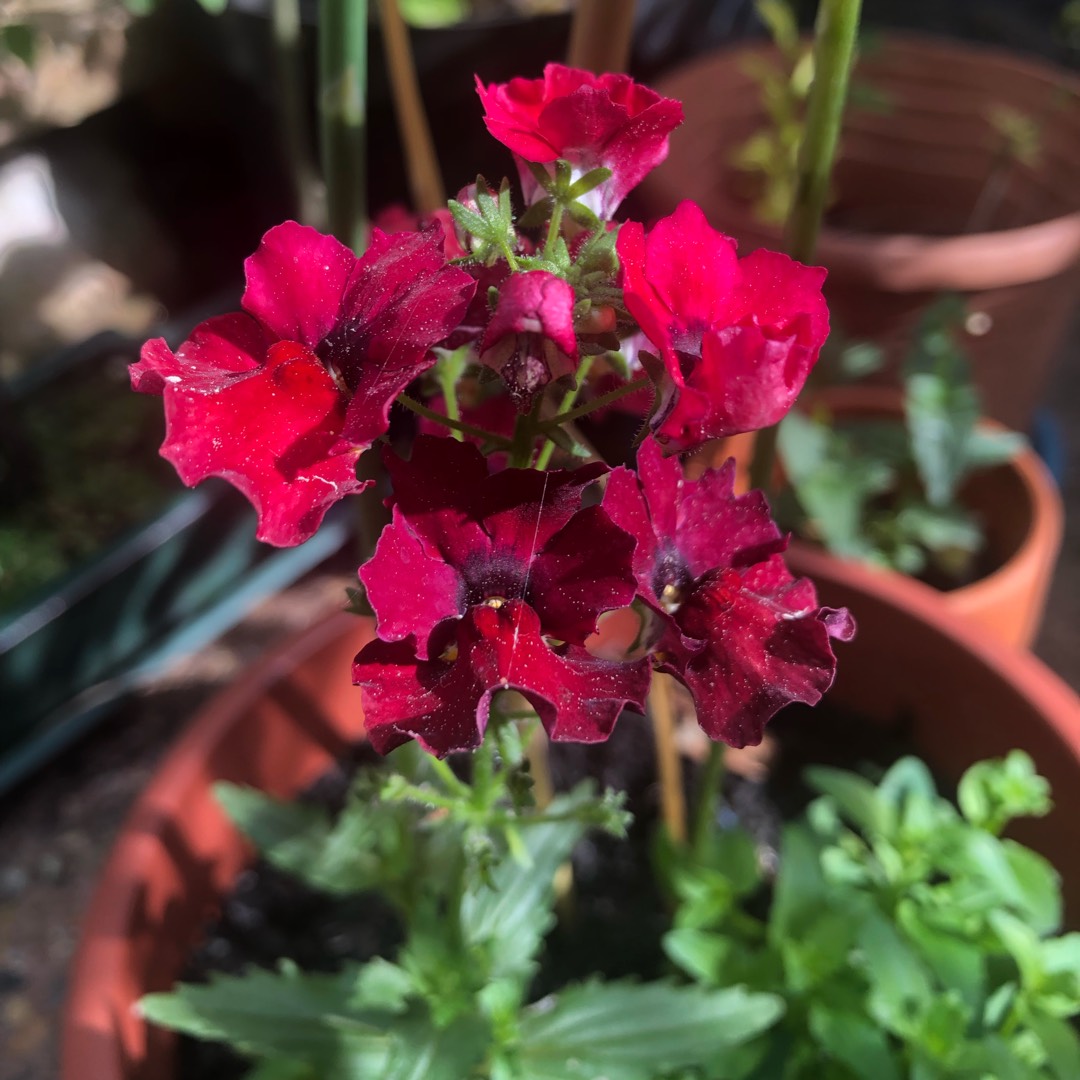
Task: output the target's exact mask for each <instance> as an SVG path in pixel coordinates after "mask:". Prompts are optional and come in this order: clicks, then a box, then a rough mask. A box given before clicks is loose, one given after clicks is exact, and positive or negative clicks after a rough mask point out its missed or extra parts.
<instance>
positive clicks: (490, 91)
mask: <svg viewBox="0 0 1080 1080" xmlns="http://www.w3.org/2000/svg"><path fill="white" fill-rule="evenodd" d="M476 89H477V92H478V93H479V94H480V100H481V102H482V103H483V106H484V122H485V123H486V124H487V127H488V131H490V132H491V134H492V135H494V136H495V138H496V139H498V140H499V142H501V143H503V144H504V145H506V146H508V147H509V148H510V149H511V150H513V152H514V154H515V155H516V156H517V158H518V171H519V173H520V175H521V186H522V188H523V190H524V192H525V199H526V202H528V203H533V202H536V201H537V200H538V199H540V198H542V197H543V194H544V193H543V191H542V189H541V188H540V185H539V184H538V183H537V181H536V178H535V177H534V176H533V174H532V172H531V171H530V169H529V168H528V166H526V165H525V164H524V163H523V162H522V161H521V159H524V161H533V162H537V163H541V164H547V163H549V162H554V161H556V160H559V159H562V160H563V161H567V162H569V164H570V166H571V167H572V169H573V174H574V177H575V178H577V177H579V176H582V175H584V174H585V173H587V172H590V171H591V170H592V169H596V168H600V167H604V168H607V169H610V170H611V176H610V178H609V179H607V180H606V181H604V183H603V184H601V185H600V186H599V187H597V188H594V189H593V190H592V191H591V192H589V193H588V194H587V195H586V196H585V197H584V200H583V201H585V202H586V203H587V204H588V205H589V206H590V207H591V208H592V209H593V210H594V211H595V212H596V213H597V214H598V215H599V216H600V217H601V218H605V219H608V218H610V217H611V216H612V214H614V212H615V210H616V208H617V207H618V205H619V203H621V202H622V201H623V199H624V198H625V197H626V194H627V192H629V191H630V189H631V188H633V187H635V186H636V185H637V184H639V183H640V182H641V180H642V178H643V177H644V176H645V174H646V173H648V172H649V171H650V170H652V169H654V168H656V166H657V165H659V164H660V162H661V161H663V160H664V158H666V157H667V150H668V135H670V134H671V132H672V131H673V130H674V129H675V128H676V127H678V125H679V124H681V123H682V119H683V111H682V105H680V104H679V102H677V101H674V100H672V99H671V98H664V97H661V96H660V95H659V94H657V93H656V92H655V91H653V90H650V89H648V87H645V86H640V85H639V84H638V83H635V82H634V80H633V79H631V78H630V77H629V76H627V75H593V74H592V73H591V72H588V71H579V70H576V69H575V68H568V67H563V66H562V65H561V64H548V65H547V67H545V68H544V76H543V78H542V79H511V80H510V82H508V83H498V84H495V83H493V84H492V85H490V86H486V87H485V86H484V84H483V83H482V82H481V81H480V80H479V78H477V80H476Z"/></svg>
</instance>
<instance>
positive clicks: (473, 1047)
mask: <svg viewBox="0 0 1080 1080" xmlns="http://www.w3.org/2000/svg"><path fill="white" fill-rule="evenodd" d="M392 1034H393V1048H392V1050H391V1052H390V1058H389V1061H388V1062H387V1064H386V1070H385V1072H381V1073H378V1077H379V1080H462V1078H463V1077H467V1076H470V1075H471V1074H472V1070H473V1068H474V1067H475V1066H476V1065H478V1064H479V1063H480V1062H481V1061H482V1060H483V1059H484V1057H485V1056H486V1054H487V1052H488V1049H489V1047H490V1045H491V1031H490V1029H489V1028H488V1025H487V1022H486V1021H485V1020H483V1019H482V1018H481V1017H479V1016H461V1017H458V1018H457V1019H456V1020H454V1021H453V1023H451V1024H449V1025H448V1026H447V1027H444V1028H436V1027H435V1026H434V1025H433V1024H432V1023H431V1020H430V1019H429V1018H428V1017H427V1016H426V1015H425V1014H423V1013H421V1012H420V1011H419V1010H417V1014H416V1015H414V1016H411V1017H409V1018H407V1019H406V1020H405V1021H401V1022H395V1023H394V1025H393V1028H392ZM372 1075H373V1076H374V1075H375V1074H372ZM364 1080H366V1078H364Z"/></svg>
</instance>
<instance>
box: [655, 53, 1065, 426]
mask: <svg viewBox="0 0 1080 1080" xmlns="http://www.w3.org/2000/svg"><path fill="white" fill-rule="evenodd" d="M771 55H775V54H773V53H772V51H771V50H770V49H769V48H767V47H760V46H759V47H748V48H747V47H744V48H739V49H733V50H729V51H725V52H722V53H717V54H712V55H709V56H706V57H704V58H702V59H700V60H696V61H694V62H692V63H690V64H688V65H686V66H685V67H683V68H680V69H678V70H677V71H675V72H674V73H673V74H671V75H670V76H668V78H666V79H665V80H662V81H661V82H660V83H658V85H657V89H658V90H660V91H661V92H662V93H664V94H666V95H669V96H671V97H675V98H679V99H680V100H681V101H682V102H683V103H684V106H685V110H686V123H685V124H684V126H683V128H682V129H681V130H680V131H678V132H676V134H675V136H674V137H673V138H672V140H671V153H670V156H669V157H668V160H667V161H666V162H665V164H664V165H662V166H661V167H660V168H658V169H656V170H655V171H654V172H653V173H651V174H650V175H649V176H648V177H647V178H646V179H645V181H644V183H643V184H642V186H641V188H640V196H641V199H642V201H643V203H644V205H645V208H646V211H647V213H648V214H651V215H654V216H659V215H662V214H666V213H669V212H670V211H671V210H672V208H673V207H674V206H675V205H676V203H678V202H679V200H681V199H686V198H689V199H694V200H695V201H697V202H698V203H700V204H701V206H702V207H703V208H704V210H705V212H706V214H707V215H708V217H709V219H710V221H711V222H712V224H713V225H714V226H716V227H717V228H719V229H723V230H724V231H725V232H728V233H730V234H732V235H733V236H735V237H736V238H737V239H738V240H739V241H740V243H741V246H742V248H743V250H744V251H746V250H752V249H753V248H756V247H761V246H766V247H773V248H777V247H782V236H781V234H780V231H779V230H778V229H776V228H772V227H768V226H763V225H761V224H760V223H759V222H757V220H756V219H755V218H754V217H753V215H752V211H751V205H752V203H751V199H750V197H749V195H750V192H748V190H747V185H746V177H744V176H741V175H740V174H739V173H738V172H737V170H735V169H734V167H733V166H732V165H731V161H732V158H733V155H734V154H735V151H736V150H737V148H739V147H741V146H742V145H743V144H744V143H745V141H746V140H747V139H748V138H749V136H750V135H751V134H753V133H754V132H755V131H757V130H759V129H760V128H761V127H762V126H763V125H764V122H765V121H764V114H763V111H762V108H761V104H760V94H759V88H758V85H757V83H756V82H755V81H754V79H753V78H752V77H751V76H750V74H749V73H748V71H747V70H746V68H747V65H748V61H750V60H751V59H757V60H759V61H760V60H762V59H768V58H769V57H770V56H771ZM854 79H855V81H856V83H857V84H858V85H862V86H866V87H872V88H874V89H875V90H877V91H879V92H880V93H882V94H884V95H885V96H886V99H887V101H888V103H889V108H888V111H887V112H881V111H871V110H868V109H860V108H857V107H853V108H849V110H848V113H847V116H846V119H845V125H844V133H843V139H842V143H841V150H840V159H839V162H838V164H837V169H836V173H835V177H834V191H835V195H836V199H835V203H834V205H833V206H832V208H831V209H830V212H829V215H828V218H827V221H826V224H825V227H824V228H823V230H822V233H821V237H820V240H819V244H818V251H817V261H819V262H821V263H822V264H823V265H825V266H827V267H828V268H829V279H828V281H827V283H826V295H827V297H828V299H829V303H830V308H831V310H832V312H833V315H834V319H835V323H836V325H837V326H839V327H841V328H842V329H843V330H844V332H845V334H847V335H848V336H850V337H852V338H856V339H864V340H873V341H877V342H879V343H880V344H882V345H883V346H884V347H885V349H886V352H887V355H888V356H889V357H890V360H891V361H893V369H892V370H893V371H895V363H896V362H898V361H899V359H900V357H901V356H902V353H903V350H904V347H905V344H906V342H907V341H908V340H909V337H910V332H911V328H912V325H913V323H914V321H915V319H916V318H917V316H918V314H919V313H920V311H921V310H922V309H923V308H924V307H925V305H926V303H927V302H928V301H929V300H930V299H931V298H932V297H933V296H934V295H935V294H937V293H940V292H942V291H955V292H961V293H965V294H966V295H967V297H968V301H969V305H970V308H971V310H972V311H979V312H983V313H985V315H986V316H987V317H988V318H987V319H983V320H976V321H973V322H971V323H970V325H971V327H972V329H974V330H978V331H979V334H978V336H976V335H974V334H969V335H968V336H967V342H966V344H967V347H968V350H969V352H970V354H971V357H972V359H973V362H974V364H975V370H976V375H977V380H978V383H979V385H980V387H981V389H982V391H983V395H984V405H985V408H986V411H987V414H988V415H989V416H992V417H994V418H995V419H998V420H1001V421H1002V422H1003V423H1006V424H1007V425H1008V426H1009V427H1012V428H1016V429H1018V430H1026V429H1027V427H1028V426H1029V421H1030V419H1031V415H1032V412H1033V411H1034V409H1035V407H1036V405H1037V404H1038V403H1039V400H1040V398H1041V396H1042V393H1043V390H1044V388H1045V385H1046V381H1047V378H1048V375H1049V372H1050V365H1051V363H1052V361H1053V358H1054V354H1055V352H1056V350H1057V348H1058V346H1059V345H1060V343H1061V341H1062V339H1063V337H1064V334H1065V332H1066V329H1067V326H1068V323H1069V320H1070V319H1071V316H1072V312H1073V306H1074V300H1075V297H1076V294H1077V291H1078V288H1080V185H1078V184H1077V183H1076V176H1077V174H1078V173H1080V108H1077V107H1076V100H1077V95H1078V93H1080V80H1078V79H1077V77H1076V76H1075V75H1072V74H1070V73H1068V72H1064V71H1059V70H1057V69H1055V68H1053V67H1051V66H1049V65H1047V64H1044V63H1042V62H1039V61H1036V60H1032V59H1026V58H1025V59H1020V58H1017V57H1014V56H1012V55H1011V54H1009V53H1006V52H1002V51H998V50H994V49H989V48H985V47H979V46H974V45H961V44H959V43H957V42H948V41H939V40H933V39H927V38H919V37H915V36H907V35H899V34H897V35H889V36H888V37H887V38H885V39H884V40H882V41H881V42H879V43H875V45H874V46H873V47H872V48H868V49H866V51H865V52H864V54H863V55H862V57H861V58H860V61H859V64H858V68H857V71H856V74H855V76H854ZM996 105H1005V106H1009V107H1011V108H1014V109H1018V110H1020V111H1022V112H1023V113H1025V114H1026V115H1027V116H1028V117H1030V118H1031V119H1032V120H1033V121H1034V122H1035V123H1036V124H1037V125H1038V127H1039V137H1040V144H1041V159H1040V162H1039V163H1038V165H1037V166H1035V167H1033V168H1028V167H1025V166H1022V165H1019V164H1014V165H1013V166H1012V167H1011V168H1009V169H1008V172H1007V173H1000V177H1001V182H1000V185H999V182H998V181H994V182H993V185H992V186H994V187H1000V190H1001V192H1002V198H1001V201H1000V204H999V205H998V208H997V211H996V213H994V214H993V216H992V218H991V220H990V221H989V223H987V224H983V225H981V226H979V225H978V223H977V222H973V220H972V214H973V211H974V208H975V207H976V204H977V203H978V202H979V197H980V193H982V192H983V189H984V187H986V186H987V179H988V177H990V176H991V174H993V173H994V172H995V161H996V159H997V155H998V152H999V147H1000V137H999V136H997V135H996V134H995V132H994V130H993V128H992V127H991V125H990V123H989V121H988V120H987V110H988V109H989V108H991V107H993V106H996ZM984 202H985V200H984ZM973 227H978V228H979V229H980V231H972V228H973ZM1018 357H1022V358H1023V363H1018V362H1017V358H1018Z"/></svg>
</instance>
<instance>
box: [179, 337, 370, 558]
mask: <svg viewBox="0 0 1080 1080" xmlns="http://www.w3.org/2000/svg"><path fill="white" fill-rule="evenodd" d="M166 378H167V377H166ZM164 397H165V431H166V434H165V442H164V443H163V444H162V447H161V453H162V456H163V457H165V458H167V459H168V460H169V461H171V462H172V463H173V465H174V466H175V467H176V471H177V472H178V473H179V474H180V479H181V480H183V481H184V483H185V484H188V485H189V486H190V485H193V484H196V483H198V482H199V481H200V480H204V479H205V478H206V477H208V476H221V477H224V478H225V479H226V480H228V481H229V482H230V483H231V484H233V485H235V486H236V487H237V488H239V489H240V490H241V491H242V492H243V493H244V494H245V495H246V496H247V497H248V499H250V500H251V502H252V504H253V505H254V507H255V509H256V510H257V511H258V514H259V528H258V532H257V534H256V535H257V536H258V538H259V539H260V540H265V541H266V542H267V543H270V544H276V545H278V546H290V545H293V544H299V543H301V542H302V541H304V540H307V539H308V537H310V536H311V535H312V533H314V532H315V530H316V529H317V528H318V526H319V523H320V522H321V521H322V518H323V515H324V514H325V513H326V511H327V509H328V508H329V507H330V506H331V505H333V504H334V503H335V502H337V501H338V499H341V498H343V497H344V496H345V495H348V494H350V493H352V492H355V491H360V490H362V488H363V487H364V486H365V485H364V484H362V483H361V482H360V481H358V480H357V479H356V459H357V457H358V456H359V455H360V452H361V450H363V449H364V447H362V446H357V445H355V444H352V443H349V442H347V441H346V440H344V439H343V438H342V434H341V430H342V424H343V423H344V417H345V403H344V396H343V395H342V393H341V392H340V390H338V388H337V386H336V385H335V384H334V381H333V379H331V378H330V376H329V375H328V374H327V372H326V369H325V368H324V367H323V366H322V364H321V363H320V362H319V360H318V359H317V358H316V357H315V356H314V355H313V354H312V353H311V352H310V351H309V350H307V349H305V348H304V347H303V346H302V345H297V344H295V343H293V342H284V341H283V342H278V343H277V344H275V345H272V346H271V347H270V350H269V351H268V353H267V356H266V363H265V364H264V365H263V366H262V367H260V368H257V369H254V370H251V371H249V372H244V373H240V374H234V375H232V376H231V378H230V379H229V380H228V381H214V382H211V383H208V384H207V388H206V389H202V388H198V387H193V388H189V387H188V386H187V385H186V384H185V382H184V381H183V380H182V381H181V382H179V383H166V387H165V391H164Z"/></svg>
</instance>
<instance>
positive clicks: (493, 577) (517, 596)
mask: <svg viewBox="0 0 1080 1080" xmlns="http://www.w3.org/2000/svg"><path fill="white" fill-rule="evenodd" d="M462 577H463V578H464V581H465V596H464V601H465V607H466V608H470V607H474V606H475V605H477V604H483V603H486V602H487V601H489V600H524V599H525V586H526V584H527V582H528V574H527V571H526V567H525V566H524V565H523V564H522V562H521V560H520V559H519V558H518V557H517V556H516V555H514V554H513V553H511V552H508V551H498V550H496V551H493V552H490V553H482V554H480V553H478V554H477V555H475V556H473V557H471V558H470V559H469V560H468V561H467V562H466V564H465V566H464V568H463V573H462Z"/></svg>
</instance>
